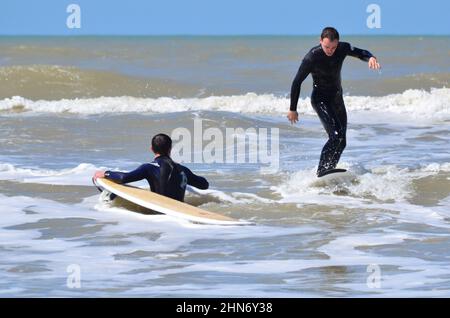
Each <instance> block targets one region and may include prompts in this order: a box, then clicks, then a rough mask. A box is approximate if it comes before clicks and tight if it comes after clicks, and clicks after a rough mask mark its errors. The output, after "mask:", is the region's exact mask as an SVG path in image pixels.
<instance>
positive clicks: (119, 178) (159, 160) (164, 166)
mask: <svg viewBox="0 0 450 318" xmlns="http://www.w3.org/2000/svg"><path fill="white" fill-rule="evenodd" d="M151 149H152V151H153V152H154V154H155V158H154V159H153V161H152V162H151V163H144V164H142V165H141V166H139V167H138V168H137V169H135V170H133V171H131V172H118V171H97V172H96V173H95V174H94V181H95V179H97V178H106V179H109V180H112V181H114V182H117V183H129V182H135V181H139V180H143V179H146V180H147V182H148V184H149V185H150V190H151V191H153V192H156V193H158V194H161V195H164V196H166V197H169V198H172V199H175V200H178V201H184V193H185V191H186V185H188V184H189V185H191V186H193V187H196V188H198V189H202V190H206V189H208V187H209V184H208V181H207V180H206V179H205V178H203V177H200V176H197V175H195V174H194V173H193V172H192V171H191V170H189V169H188V168H187V167H185V166H182V165H180V164H178V163H175V162H174V161H173V160H172V159H171V158H170V151H171V150H172V139H171V138H170V137H169V136H167V135H166V134H158V135H155V136H154V137H153V138H152V148H151Z"/></svg>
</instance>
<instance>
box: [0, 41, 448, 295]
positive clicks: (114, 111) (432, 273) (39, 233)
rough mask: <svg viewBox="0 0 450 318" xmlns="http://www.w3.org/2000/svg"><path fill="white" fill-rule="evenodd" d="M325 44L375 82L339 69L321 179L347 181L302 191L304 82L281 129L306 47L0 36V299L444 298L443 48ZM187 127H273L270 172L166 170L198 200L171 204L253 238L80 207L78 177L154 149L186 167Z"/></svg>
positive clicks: (308, 169) (310, 131)
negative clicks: (157, 140)
mask: <svg viewBox="0 0 450 318" xmlns="http://www.w3.org/2000/svg"><path fill="white" fill-rule="evenodd" d="M344 40H346V41H348V42H350V43H352V44H353V45H354V46H357V47H361V48H365V49H369V50H370V51H372V52H373V53H374V54H375V55H376V56H377V57H378V59H379V61H380V63H381V64H382V70H381V72H374V71H370V70H369V69H368V68H367V65H366V63H364V62H361V61H358V60H356V59H353V58H351V57H349V58H347V60H346V62H345V64H344V68H343V86H344V92H345V97H344V100H345V103H346V106H347V111H348V118H349V125H348V133H347V148H346V150H345V152H344V154H343V156H342V158H341V161H340V164H339V167H342V168H346V169H349V170H350V171H352V172H353V173H354V174H355V175H356V179H355V180H353V181H349V182H344V183H342V184H337V185H329V186H323V187H316V186H314V185H313V184H314V181H315V170H316V167H317V163H318V159H319V155H320V151H321V148H322V146H323V144H324V143H325V142H326V135H325V132H324V130H323V128H322V126H321V124H320V121H319V120H318V118H317V116H316V115H315V113H314V111H313V110H312V107H311V105H310V100H309V97H308V96H309V93H310V92H311V80H310V79H308V80H307V81H305V83H304V84H303V86H302V94H301V100H300V102H299V112H300V122H299V123H298V124H296V125H291V124H289V123H288V121H287V119H286V112H287V110H288V109H289V92H290V85H291V81H292V79H293V77H294V76H295V73H296V71H297V68H298V66H299V63H300V61H301V59H302V57H303V55H304V54H305V53H306V52H307V51H308V50H309V49H310V48H311V47H312V46H314V45H316V41H317V40H316V39H315V38H313V37H135V38H133V37H131V38H125V37H97V38H96V37H79V38H58V37H30V38H26V37H2V38H0V215H1V218H0V296H2V297H25V296H31V297H60V296H68V297H105V296H106V297H108V296H109V297H134V296H139V297H211V296H212V297H249V296H250V297H421V296H425V297H448V296H449V295H450V252H449V251H450V249H449V248H448V246H449V243H450V151H449V149H450V147H449V142H450V107H449V106H450V88H448V86H449V80H450V66H449V65H448V60H449V54H450V41H448V40H449V39H448V37H349V38H345V39H344ZM198 123H200V125H201V127H202V132H205V131H207V130H208V129H210V128H212V129H216V131H219V132H221V133H222V134H223V135H225V134H226V129H227V128H234V129H235V128H242V129H244V130H245V129H254V132H256V133H259V132H260V129H267V130H268V131H269V132H274V131H275V130H274V129H277V130H278V136H279V142H278V148H279V154H278V156H277V157H276V158H275V157H274V158H275V159H277V162H276V163H277V165H276V169H267V164H266V163H263V162H256V163H251V162H244V163H240V162H237V160H231V162H226V160H223V161H220V160H219V161H218V162H208V161H207V160H203V161H200V162H197V161H195V160H191V161H189V160H188V161H187V162H186V163H185V164H186V165H187V166H188V167H190V168H191V169H192V170H193V171H195V172H196V173H198V174H200V175H203V176H205V177H206V178H207V179H208V180H209V182H210V185H211V189H210V190H208V191H205V192H204V193H203V194H202V195H198V194H195V193H192V192H190V193H188V195H187V199H186V200H187V202H189V203H191V204H193V205H196V206H199V207H201V208H203V209H206V210H209V211H214V212H218V213H222V214H224V215H228V216H231V217H234V218H238V219H244V220H250V221H252V222H254V223H255V224H256V225H255V226H211V225H201V224H194V223H189V222H186V221H182V220H179V219H175V218H172V217H168V216H164V215H144V214H141V213H137V212H136V211H138V210H139V209H138V208H137V207H136V206H133V205H131V204H128V203H126V202H123V201H122V202H115V203H113V204H106V203H103V202H101V201H99V192H98V191H97V189H96V188H95V187H94V186H93V185H92V182H91V176H92V175H93V173H94V172H95V171H96V170H100V169H119V170H125V171H126V170H131V169H133V168H135V167H136V166H138V165H139V164H141V163H143V162H148V161H151V160H152V155H151V153H150V151H149V141H150V138H151V137H152V136H153V135H154V134H156V133H159V132H164V133H167V134H173V133H174V131H177V130H179V129H184V130H185V131H188V132H190V133H191V135H192V136H191V137H192V140H191V141H192V144H191V146H192V147H191V149H189V150H190V151H192V152H193V157H194V156H195V152H196V151H198V150H199V149H200V152H202V151H203V155H205V148H206V147H207V144H208V140H207V138H206V137H205V136H204V135H202V134H200V139H199V138H197V137H198V135H196V133H195V130H196V127H197V126H196V124H198ZM196 136H197V137H196ZM271 136H274V135H273V134H272V135H271ZM196 138H197V139H196ZM199 142H200V148H195V146H194V144H196V143H199ZM259 145H260V144H259ZM229 147H230V145H229V144H227V143H226V140H223V143H222V145H221V148H220V149H219V150H223V153H226V151H227V149H228V148H229ZM216 150H217V149H216ZM272 150H273V149H272ZM272 153H273V151H272ZM179 155H180V158H181V157H182V156H181V154H179ZM272 168H273V167H272ZM138 185H141V186H145V183H142V182H141V183H138ZM74 277H75V278H74ZM74 281H76V282H77V284H75V285H74V284H73V282H74Z"/></svg>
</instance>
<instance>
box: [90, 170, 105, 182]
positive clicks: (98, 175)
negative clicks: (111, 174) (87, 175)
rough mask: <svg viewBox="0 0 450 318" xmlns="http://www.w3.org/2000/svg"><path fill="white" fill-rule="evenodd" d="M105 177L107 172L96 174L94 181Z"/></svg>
mask: <svg viewBox="0 0 450 318" xmlns="http://www.w3.org/2000/svg"><path fill="white" fill-rule="evenodd" d="M104 177H105V171H97V172H95V174H94V177H93V178H94V180H97V178H104Z"/></svg>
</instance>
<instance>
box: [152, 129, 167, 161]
mask: <svg viewBox="0 0 450 318" xmlns="http://www.w3.org/2000/svg"><path fill="white" fill-rule="evenodd" d="M152 148H153V152H155V153H159V154H161V155H165V156H168V155H169V152H170V149H172V139H171V138H170V137H169V136H167V135H166V134H157V135H155V136H153V138H152Z"/></svg>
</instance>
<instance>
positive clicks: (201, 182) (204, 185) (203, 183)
mask: <svg viewBox="0 0 450 318" xmlns="http://www.w3.org/2000/svg"><path fill="white" fill-rule="evenodd" d="M182 168H183V171H184V173H185V174H186V177H187V183H188V184H189V185H190V186H193V187H196V188H197V189H200V190H206V189H208V188H209V183H208V181H207V180H206V179H205V178H203V177H200V176H197V175H195V174H194V173H193V172H192V171H191V170H189V169H188V168H186V167H184V166H183V167H182Z"/></svg>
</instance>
